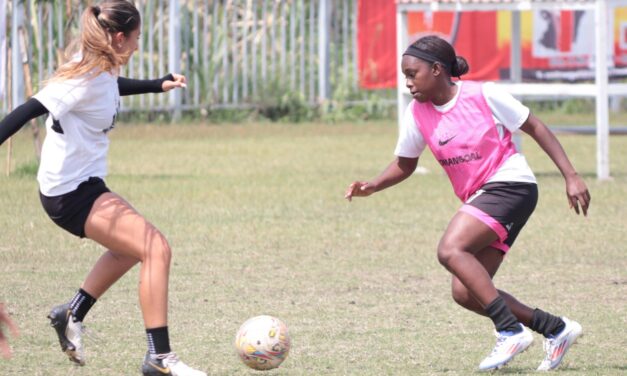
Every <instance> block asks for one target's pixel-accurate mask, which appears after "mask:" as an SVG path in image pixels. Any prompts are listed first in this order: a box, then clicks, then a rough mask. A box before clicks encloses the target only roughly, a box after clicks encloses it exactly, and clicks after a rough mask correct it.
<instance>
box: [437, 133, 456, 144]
mask: <svg viewBox="0 0 627 376" xmlns="http://www.w3.org/2000/svg"><path fill="white" fill-rule="evenodd" d="M456 136H457V135H455V136H453V137H449V138H447V139H446V140H444V141H442V140H439V141H438V144H440V146H444V145H446V144H448V143H449V142H450V141H451V140H452V139H454V138H455V137H456Z"/></svg>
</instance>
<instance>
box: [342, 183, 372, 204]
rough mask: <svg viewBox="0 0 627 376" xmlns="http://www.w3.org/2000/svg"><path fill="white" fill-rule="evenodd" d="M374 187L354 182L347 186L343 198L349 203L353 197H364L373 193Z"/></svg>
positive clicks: (370, 184)
mask: <svg viewBox="0 0 627 376" xmlns="http://www.w3.org/2000/svg"><path fill="white" fill-rule="evenodd" d="M375 189H376V188H375V186H374V185H373V184H372V183H370V182H368V181H355V182H353V183H351V185H349V186H348V189H346V193H345V194H344V198H345V199H347V200H348V201H351V200H352V199H353V197H366V196H370V195H371V194H373V193H374V192H375Z"/></svg>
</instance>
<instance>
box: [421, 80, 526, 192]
mask: <svg viewBox="0 0 627 376" xmlns="http://www.w3.org/2000/svg"><path fill="white" fill-rule="evenodd" d="M481 87H482V83H480V82H472V81H464V82H463V84H462V85H461V86H460V87H459V88H458V90H461V92H460V93H459V96H458V97H457V102H456V103H455V105H454V106H453V108H451V109H450V110H448V111H446V112H444V113H442V112H439V111H437V110H436V109H435V108H434V107H433V104H432V103H431V102H427V103H419V102H417V101H414V104H413V109H412V110H413V111H412V112H413V114H414V119H415V120H416V124H417V126H418V130H419V131H420V133H421V134H422V136H423V137H424V139H425V141H426V142H427V144H428V145H429V148H430V149H431V152H432V153H433V155H434V156H435V158H436V159H437V160H438V162H439V163H440V165H441V166H442V167H443V168H444V171H446V174H447V175H448V177H449V179H450V180H451V183H452V184H453V190H454V191H455V194H456V195H457V197H459V198H460V199H461V200H462V201H466V199H468V197H470V196H471V195H472V194H473V193H475V192H476V191H477V190H478V189H479V188H480V187H481V186H482V185H483V184H485V182H486V181H487V180H488V179H489V178H490V177H491V176H492V175H494V173H495V172H496V171H497V170H498V169H499V167H501V165H502V164H503V162H505V161H506V160H507V158H509V157H510V156H512V155H513V154H515V153H516V149H515V148H514V144H513V143H512V137H511V133H510V132H509V131H508V130H506V129H504V133H505V134H504V137H503V138H502V139H501V138H500V137H499V133H498V130H497V128H496V125H495V124H494V120H493V118H492V111H490V108H489V107H488V103H487V102H486V100H485V98H484V97H483V92H482V90H481Z"/></svg>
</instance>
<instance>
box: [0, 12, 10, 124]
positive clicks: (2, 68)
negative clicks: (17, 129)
mask: <svg viewBox="0 0 627 376" xmlns="http://www.w3.org/2000/svg"><path fill="white" fill-rule="evenodd" d="M6 17H7V0H0V102H2V108H1V109H0V112H2V113H4V112H8V109H7V108H6V103H7V101H6V100H4V99H5V98H4V96H5V95H6V92H7V91H6V87H5V85H6V72H7V61H6V58H7V35H6V27H7V18H6Z"/></svg>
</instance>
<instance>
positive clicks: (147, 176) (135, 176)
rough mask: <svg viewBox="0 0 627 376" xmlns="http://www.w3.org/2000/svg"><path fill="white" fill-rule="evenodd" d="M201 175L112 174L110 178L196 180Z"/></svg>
mask: <svg viewBox="0 0 627 376" xmlns="http://www.w3.org/2000/svg"><path fill="white" fill-rule="evenodd" d="M199 176H201V175H190V174H142V173H138V174H111V175H109V176H108V178H116V179H122V180H136V179H145V180H180V179H189V180H195V179H198V177H199Z"/></svg>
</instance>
